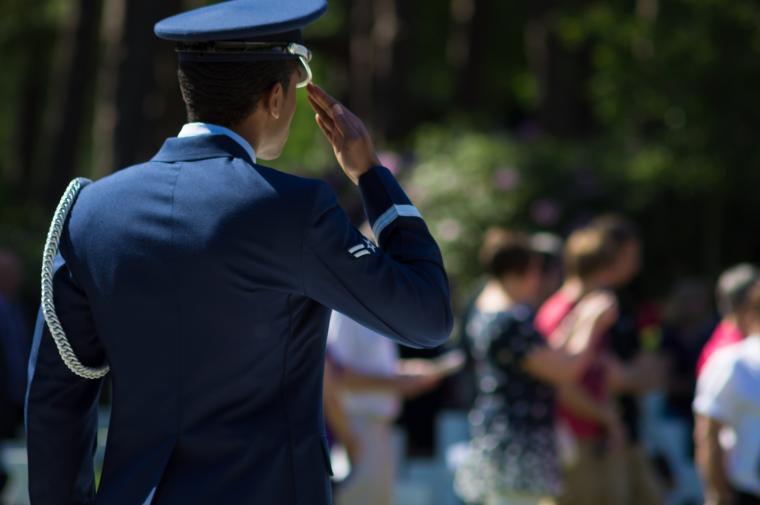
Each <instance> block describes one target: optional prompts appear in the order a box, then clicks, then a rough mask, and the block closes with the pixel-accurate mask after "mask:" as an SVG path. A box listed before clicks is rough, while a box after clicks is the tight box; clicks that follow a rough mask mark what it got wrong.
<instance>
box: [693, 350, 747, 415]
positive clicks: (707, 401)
mask: <svg viewBox="0 0 760 505" xmlns="http://www.w3.org/2000/svg"><path fill="white" fill-rule="evenodd" d="M728 358H729V356H728V355H722V356H721V355H716V356H714V357H713V358H712V359H711V360H710V361H709V362H708V364H707V367H706V368H705V370H704V371H703V372H702V375H701V376H700V377H699V381H698V382H697V393H696V395H695V397H694V405H693V407H694V412H695V413H696V414H700V415H703V416H706V417H710V418H712V419H716V420H718V421H721V422H724V423H730V422H731V420H732V419H734V411H735V408H736V405H737V394H736V389H735V384H734V380H733V378H734V375H735V371H736V367H735V363H734V362H733V361H732V360H730V359H728Z"/></svg>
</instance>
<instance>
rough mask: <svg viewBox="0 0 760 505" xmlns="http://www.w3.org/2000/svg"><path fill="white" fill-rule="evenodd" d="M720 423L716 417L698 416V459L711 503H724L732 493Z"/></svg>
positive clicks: (696, 427) (706, 493) (696, 436)
mask: <svg viewBox="0 0 760 505" xmlns="http://www.w3.org/2000/svg"><path fill="white" fill-rule="evenodd" d="M720 426H721V425H720V423H719V422H718V421H716V420H714V419H711V418H708V417H705V416H699V415H698V416H697V420H696V425H695V437H694V438H695V442H696V460H697V466H698V467H699V472H700V475H701V476H702V480H703V482H704V485H705V497H706V498H707V499H708V500H711V503H718V504H723V503H726V500H727V499H728V497H729V496H730V494H731V486H730V484H729V481H728V476H727V474H726V469H725V465H724V461H725V454H724V452H723V449H722V448H721V446H720V442H719V440H718V434H719V432H720Z"/></svg>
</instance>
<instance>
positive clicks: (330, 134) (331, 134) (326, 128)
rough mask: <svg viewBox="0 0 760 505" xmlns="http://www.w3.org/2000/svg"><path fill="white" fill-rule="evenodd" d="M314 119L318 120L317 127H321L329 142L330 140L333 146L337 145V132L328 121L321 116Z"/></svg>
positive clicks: (318, 115)
mask: <svg viewBox="0 0 760 505" xmlns="http://www.w3.org/2000/svg"><path fill="white" fill-rule="evenodd" d="M314 119H316V121H317V126H319V129H320V130H322V133H324V134H325V137H327V140H329V141H330V143H331V144H333V145H335V144H337V143H338V140H339V139H338V138H337V137H336V134H335V131H334V130H333V129H332V127H331V126H330V124H329V123H328V122H327V120H325V119H323V118H322V116H321V115H320V114H317V115H316V116H314Z"/></svg>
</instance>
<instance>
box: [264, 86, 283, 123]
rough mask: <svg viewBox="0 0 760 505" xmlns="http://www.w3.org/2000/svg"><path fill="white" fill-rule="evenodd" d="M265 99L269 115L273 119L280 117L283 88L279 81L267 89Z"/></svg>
mask: <svg viewBox="0 0 760 505" xmlns="http://www.w3.org/2000/svg"><path fill="white" fill-rule="evenodd" d="M266 101H267V109H268V112H269V115H270V116H271V117H272V118H273V119H280V114H281V113H282V107H283V105H284V104H285V89H284V88H283V87H282V84H281V83H279V82H278V83H277V84H275V85H274V86H272V89H271V90H270V91H269V97H268V98H267V99H266Z"/></svg>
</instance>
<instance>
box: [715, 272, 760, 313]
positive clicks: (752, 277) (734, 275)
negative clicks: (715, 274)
mask: <svg viewBox="0 0 760 505" xmlns="http://www.w3.org/2000/svg"><path fill="white" fill-rule="evenodd" d="M758 279H760V271H759V270H758V269H757V267H756V266H755V265H751V264H749V263H742V264H739V265H736V266H734V267H731V268H729V269H728V270H726V271H725V272H723V273H722V274H721V276H720V278H719V279H718V285H717V286H716V288H715V297H716V299H717V300H718V310H719V311H720V313H721V315H723V316H728V315H730V314H733V313H735V312H736V311H737V310H739V309H740V308H741V307H742V305H744V303H745V302H746V301H747V295H748V294H749V292H750V290H751V288H752V286H753V285H754V284H755V283H756V282H757V281H758Z"/></svg>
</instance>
